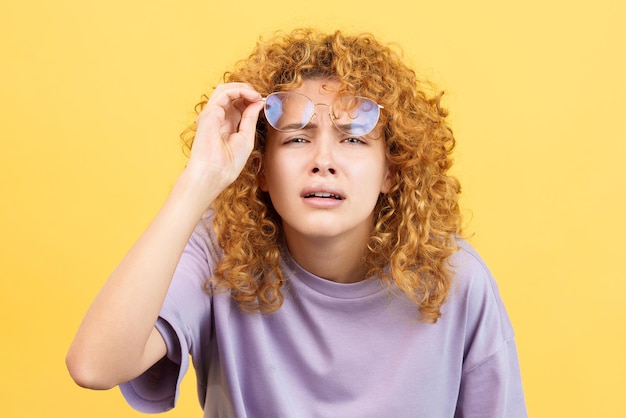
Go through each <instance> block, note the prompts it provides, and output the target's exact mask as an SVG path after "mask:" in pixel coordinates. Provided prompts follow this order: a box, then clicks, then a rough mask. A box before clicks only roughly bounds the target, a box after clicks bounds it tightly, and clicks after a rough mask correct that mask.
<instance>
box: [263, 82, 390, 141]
mask: <svg viewBox="0 0 626 418" xmlns="http://www.w3.org/2000/svg"><path fill="white" fill-rule="evenodd" d="M315 106H316V104H314V103H313V102H312V101H311V99H309V98H308V97H307V96H304V95H302V94H299V93H294V92H277V93H272V94H270V95H269V96H267V97H266V98H265V108H264V112H265V117H266V119H267V121H268V122H269V124H270V125H272V127H273V128H274V129H276V130H278V131H283V132H289V131H295V130H298V129H301V128H304V127H305V126H306V125H307V124H308V123H309V122H310V121H311V118H312V117H313V114H314V112H315ZM379 115H380V106H378V104H377V103H376V102H374V101H373V100H370V99H366V98H365V97H355V96H351V97H344V98H342V99H339V100H336V101H335V102H334V103H333V105H332V108H331V119H332V121H333V124H334V125H335V127H337V129H339V130H340V131H341V132H343V133H344V134H348V135H355V136H363V135H367V134H368V133H370V132H371V131H372V129H374V127H375V126H376V123H378V117H379Z"/></svg>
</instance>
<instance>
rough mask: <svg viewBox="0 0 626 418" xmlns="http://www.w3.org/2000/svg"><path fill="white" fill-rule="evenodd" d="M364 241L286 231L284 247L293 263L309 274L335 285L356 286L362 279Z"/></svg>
mask: <svg viewBox="0 0 626 418" xmlns="http://www.w3.org/2000/svg"><path fill="white" fill-rule="evenodd" d="M367 238H368V237H364V239H359V240H355V239H346V238H345V237H337V238H335V237H333V238H328V237H320V238H311V237H302V236H300V235H298V234H295V233H290V231H285V239H286V241H287V247H288V248H289V252H290V253H291V256H292V257H293V259H294V260H295V261H296V262H297V263H298V264H299V265H300V266H302V268H304V269H305V270H307V271H308V272H310V273H312V274H315V275H316V276H319V277H322V278H324V279H326V280H331V281H333V282H337V283H355V282H359V281H361V280H364V279H365V274H366V273H367V272H366V266H365V254H366V249H367Z"/></svg>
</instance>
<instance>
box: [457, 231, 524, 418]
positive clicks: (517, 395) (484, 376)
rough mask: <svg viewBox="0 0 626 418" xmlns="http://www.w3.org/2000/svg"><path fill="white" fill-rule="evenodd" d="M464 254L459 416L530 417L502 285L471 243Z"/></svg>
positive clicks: (482, 417)
mask: <svg viewBox="0 0 626 418" xmlns="http://www.w3.org/2000/svg"><path fill="white" fill-rule="evenodd" d="M460 252H461V253H463V254H462V255H461V257H459V259H460V260H463V261H462V262H463V266H464V268H463V269H462V270H463V272H464V273H463V274H462V275H461V276H460V277H459V279H460V280H465V281H466V282H467V283H466V286H467V287H466V292H467V293H466V298H467V299H466V301H467V304H466V316H465V317H466V321H467V322H466V324H465V327H466V330H465V335H466V337H465V338H466V340H465V349H464V358H463V370H462V377H461V385H460V389H459V398H458V402H457V408H456V413H455V418H479V417H480V418H523V417H527V416H528V415H527V412H526V404H525V400H524V392H523V388H522V380H521V374H520V367H519V361H518V355H517V348H516V345H515V337H514V332H513V327H512V325H511V322H510V320H509V317H508V314H507V312H506V309H505V307H504V304H503V302H502V299H501V297H500V293H499V290H498V286H497V283H496V281H495V279H494V278H493V277H492V275H491V273H490V271H489V269H488V268H487V266H486V265H485V263H484V262H483V261H482V259H481V258H480V256H479V255H478V254H477V253H476V252H475V250H474V249H473V248H471V246H469V244H467V243H462V245H461V249H460Z"/></svg>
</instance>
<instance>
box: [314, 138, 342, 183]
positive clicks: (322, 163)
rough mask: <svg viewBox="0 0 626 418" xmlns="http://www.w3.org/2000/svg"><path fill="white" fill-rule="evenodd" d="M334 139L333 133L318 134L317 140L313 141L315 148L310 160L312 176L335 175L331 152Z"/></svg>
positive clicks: (334, 163)
mask: <svg viewBox="0 0 626 418" xmlns="http://www.w3.org/2000/svg"><path fill="white" fill-rule="evenodd" d="M324 131H325V130H324ZM334 137H336V133H334V132H326V133H322V132H318V138H317V139H316V140H315V141H314V143H315V145H316V146H315V150H314V154H313V158H312V160H311V173H312V174H317V175H327V174H331V175H334V174H336V172H337V169H336V161H335V158H334V152H333V145H334V144H333V141H334Z"/></svg>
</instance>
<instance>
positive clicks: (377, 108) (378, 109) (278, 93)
mask: <svg viewBox="0 0 626 418" xmlns="http://www.w3.org/2000/svg"><path fill="white" fill-rule="evenodd" d="M285 94H293V95H298V96H302V97H304V98H306V99H307V100H308V101H309V102H310V103H312V104H313V112H311V116H310V117H309V118H308V120H307V121H306V123H304V124H303V125H302V126H300V127H299V128H294V129H279V128H277V127H276V126H274V124H272V122H270V120H269V118H268V117H267V112H268V110H267V99H269V98H270V97H272V96H277V95H285ZM352 97H354V98H355V99H361V100H365V101H366V102H371V103H372V104H374V105H376V110H377V115H376V122H375V123H374V125H373V126H372V128H371V129H370V130H369V131H367V132H365V133H363V134H360V135H356V134H354V133H352V132H346V131H345V130H343V129H341V127H340V126H339V125H337V123H336V122H335V117H334V115H333V105H332V104H326V103H315V102H314V101H313V99H311V98H310V97H309V96H307V95H305V94H302V93H298V92H295V91H276V92H274V93H270V94H268V95H267V96H265V97H263V98H261V100H263V102H264V104H263V114H264V115H265V120H266V121H267V123H268V124H269V125H270V126H271V127H272V128H274V129H276V130H277V131H279V132H295V131H298V130H300V129H303V128H304V127H306V126H307V125H308V124H309V123H311V120H312V119H313V117H314V116H315V115H316V113H315V108H316V107H317V106H328V116H329V117H330V120H331V122H332V123H333V126H335V128H337V130H338V131H339V132H341V133H342V134H345V135H354V136H365V135H367V134H369V133H371V132H372V131H373V130H374V128H376V125H378V121H379V120H380V109H384V106H382V105H379V104H378V103H376V102H375V101H374V100H372V99H370V98H367V97H363V96H352Z"/></svg>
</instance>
